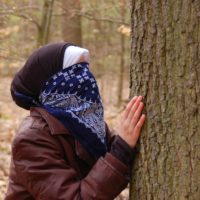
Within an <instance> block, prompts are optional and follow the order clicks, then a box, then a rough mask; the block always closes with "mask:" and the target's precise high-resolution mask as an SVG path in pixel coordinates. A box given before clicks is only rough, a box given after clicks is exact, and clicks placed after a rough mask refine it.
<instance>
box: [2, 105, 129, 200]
mask: <svg viewBox="0 0 200 200" xmlns="http://www.w3.org/2000/svg"><path fill="white" fill-rule="evenodd" d="M107 136H108V139H109V141H110V142H111V141H112V136H111V132H110V131H109V129H108V127H107ZM127 171H128V167H127V166H126V165H124V164H123V163H122V162H121V161H119V160H118V159H117V158H115V157H114V156H112V155H111V154H110V153H109V152H108V153H107V154H106V155H105V157H101V158H99V159H98V160H97V161H94V160H93V159H92V158H91V157H90V156H89V154H88V153H87V152H86V151H85V149H84V148H83V147H82V145H81V144H80V143H79V142H78V141H77V140H75V139H74V138H73V136H72V135H71V134H70V133H69V131H68V130H67V129H66V128H65V127H64V126H63V125H62V124H61V123H60V122H59V121H58V120H56V119H55V118H54V117H53V116H51V115H50V114H48V113H47V112H46V111H45V110H44V109H41V108H33V109H31V115H30V116H29V117H27V118H26V119H25V120H24V121H23V123H22V124H21V126H20V128H19V130H18V134H17V135H16V137H15V139H14V141H13V144H12V163H11V170H10V177H9V178H10V179H9V185H8V191H7V194H6V197H5V200H33V199H36V200H72V199H73V200H81V199H83V200H90V199H95V200H111V199H114V198H115V197H116V196H117V195H118V194H119V193H120V192H121V191H122V190H123V189H124V188H125V187H126V185H127V183H128V181H129V180H128V178H127Z"/></svg>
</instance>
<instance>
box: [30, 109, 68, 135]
mask: <svg viewBox="0 0 200 200" xmlns="http://www.w3.org/2000/svg"><path fill="white" fill-rule="evenodd" d="M30 111H31V116H34V117H39V116H40V117H41V116H42V117H43V118H44V119H45V121H46V123H47V124H48V126H49V129H50V131H51V134H52V135H58V134H70V132H69V130H68V129H66V128H65V127H64V125H63V124H62V123H61V122H60V121H59V120H57V119H56V118H55V117H54V116H52V115H51V114H49V113H48V112H47V111H46V110H45V109H43V108H40V107H31V108H30Z"/></svg>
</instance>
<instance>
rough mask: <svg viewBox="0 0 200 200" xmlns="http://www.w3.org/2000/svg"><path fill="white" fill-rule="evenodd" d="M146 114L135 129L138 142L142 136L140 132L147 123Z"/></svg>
mask: <svg viewBox="0 0 200 200" xmlns="http://www.w3.org/2000/svg"><path fill="white" fill-rule="evenodd" d="M145 118H146V116H145V114H142V116H141V117H140V119H139V121H138V123H137V124H136V126H135V128H134V131H133V132H134V136H135V138H136V140H138V138H139V136H140V131H141V128H142V126H143V124H144V122H145Z"/></svg>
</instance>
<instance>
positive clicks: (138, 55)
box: [130, 0, 200, 200]
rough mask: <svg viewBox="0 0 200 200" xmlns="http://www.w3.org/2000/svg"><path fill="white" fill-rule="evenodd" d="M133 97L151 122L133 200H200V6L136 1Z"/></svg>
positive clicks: (183, 2) (184, 1) (142, 143)
mask: <svg viewBox="0 0 200 200" xmlns="http://www.w3.org/2000/svg"><path fill="white" fill-rule="evenodd" d="M131 12H132V13H131V14H132V46H131V48H132V54H131V60H132V61H131V69H130V74H131V77H130V80H131V84H130V88H131V93H130V96H131V97H132V96H134V95H139V94H141V95H144V97H145V100H144V101H145V105H146V110H145V112H146V113H147V121H146V123H145V127H144V129H143V132H142V135H141V138H140V144H139V148H140V153H139V155H138V157H137V159H136V161H135V165H134V167H133V171H132V182H131V192H130V195H131V197H130V199H132V200H146V199H148V200H165V199H166V200H173V199H175V200H186V199H187V200H199V199H200V109H199V106H200V1H199V0H193V1H192V0H176V1H174V0H164V1H160V0H148V1H147V0H135V1H134V0H132V10H131Z"/></svg>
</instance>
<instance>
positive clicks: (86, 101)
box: [11, 43, 107, 157]
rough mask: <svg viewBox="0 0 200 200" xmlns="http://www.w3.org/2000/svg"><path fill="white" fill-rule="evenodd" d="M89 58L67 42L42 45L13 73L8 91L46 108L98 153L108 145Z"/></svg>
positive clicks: (23, 101) (21, 103)
mask: <svg viewBox="0 0 200 200" xmlns="http://www.w3.org/2000/svg"><path fill="white" fill-rule="evenodd" d="M89 61H90V56H89V51H88V50H87V49H84V48H80V47H77V46H74V45H71V44H67V43H55V44H49V45H45V46H43V47H41V48H39V49H37V50H36V51H35V52H34V53H33V54H32V55H31V56H30V57H29V58H28V60H27V61H26V63H25V65H24V66H23V68H22V69H21V70H20V71H19V72H18V73H17V74H16V75H15V77H14V79H13V81H12V84H11V94H12V97H13V99H14V101H15V102H16V104H17V105H18V106H20V107H22V108H25V109H30V108H31V107H41V108H43V109H45V110H47V111H48V112H49V113H50V114H52V115H53V116H54V117H55V118H57V119H58V120H59V121H60V122H61V123H63V125H64V126H65V127H66V128H68V129H69V130H70V131H71V133H72V134H74V136H75V137H76V138H77V139H78V140H79V141H80V143H82V144H83V145H84V146H85V147H86V149H87V150H88V152H90V153H91V154H93V155H94V156H95V157H99V156H101V155H103V154H104V153H105V152H106V148H107V146H106V134H105V122H104V116H103V106H102V102H101V97H100V94H99V89H98V86H97V83H96V80H95V78H94V76H93V74H92V73H91V72H90V69H89Z"/></svg>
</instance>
